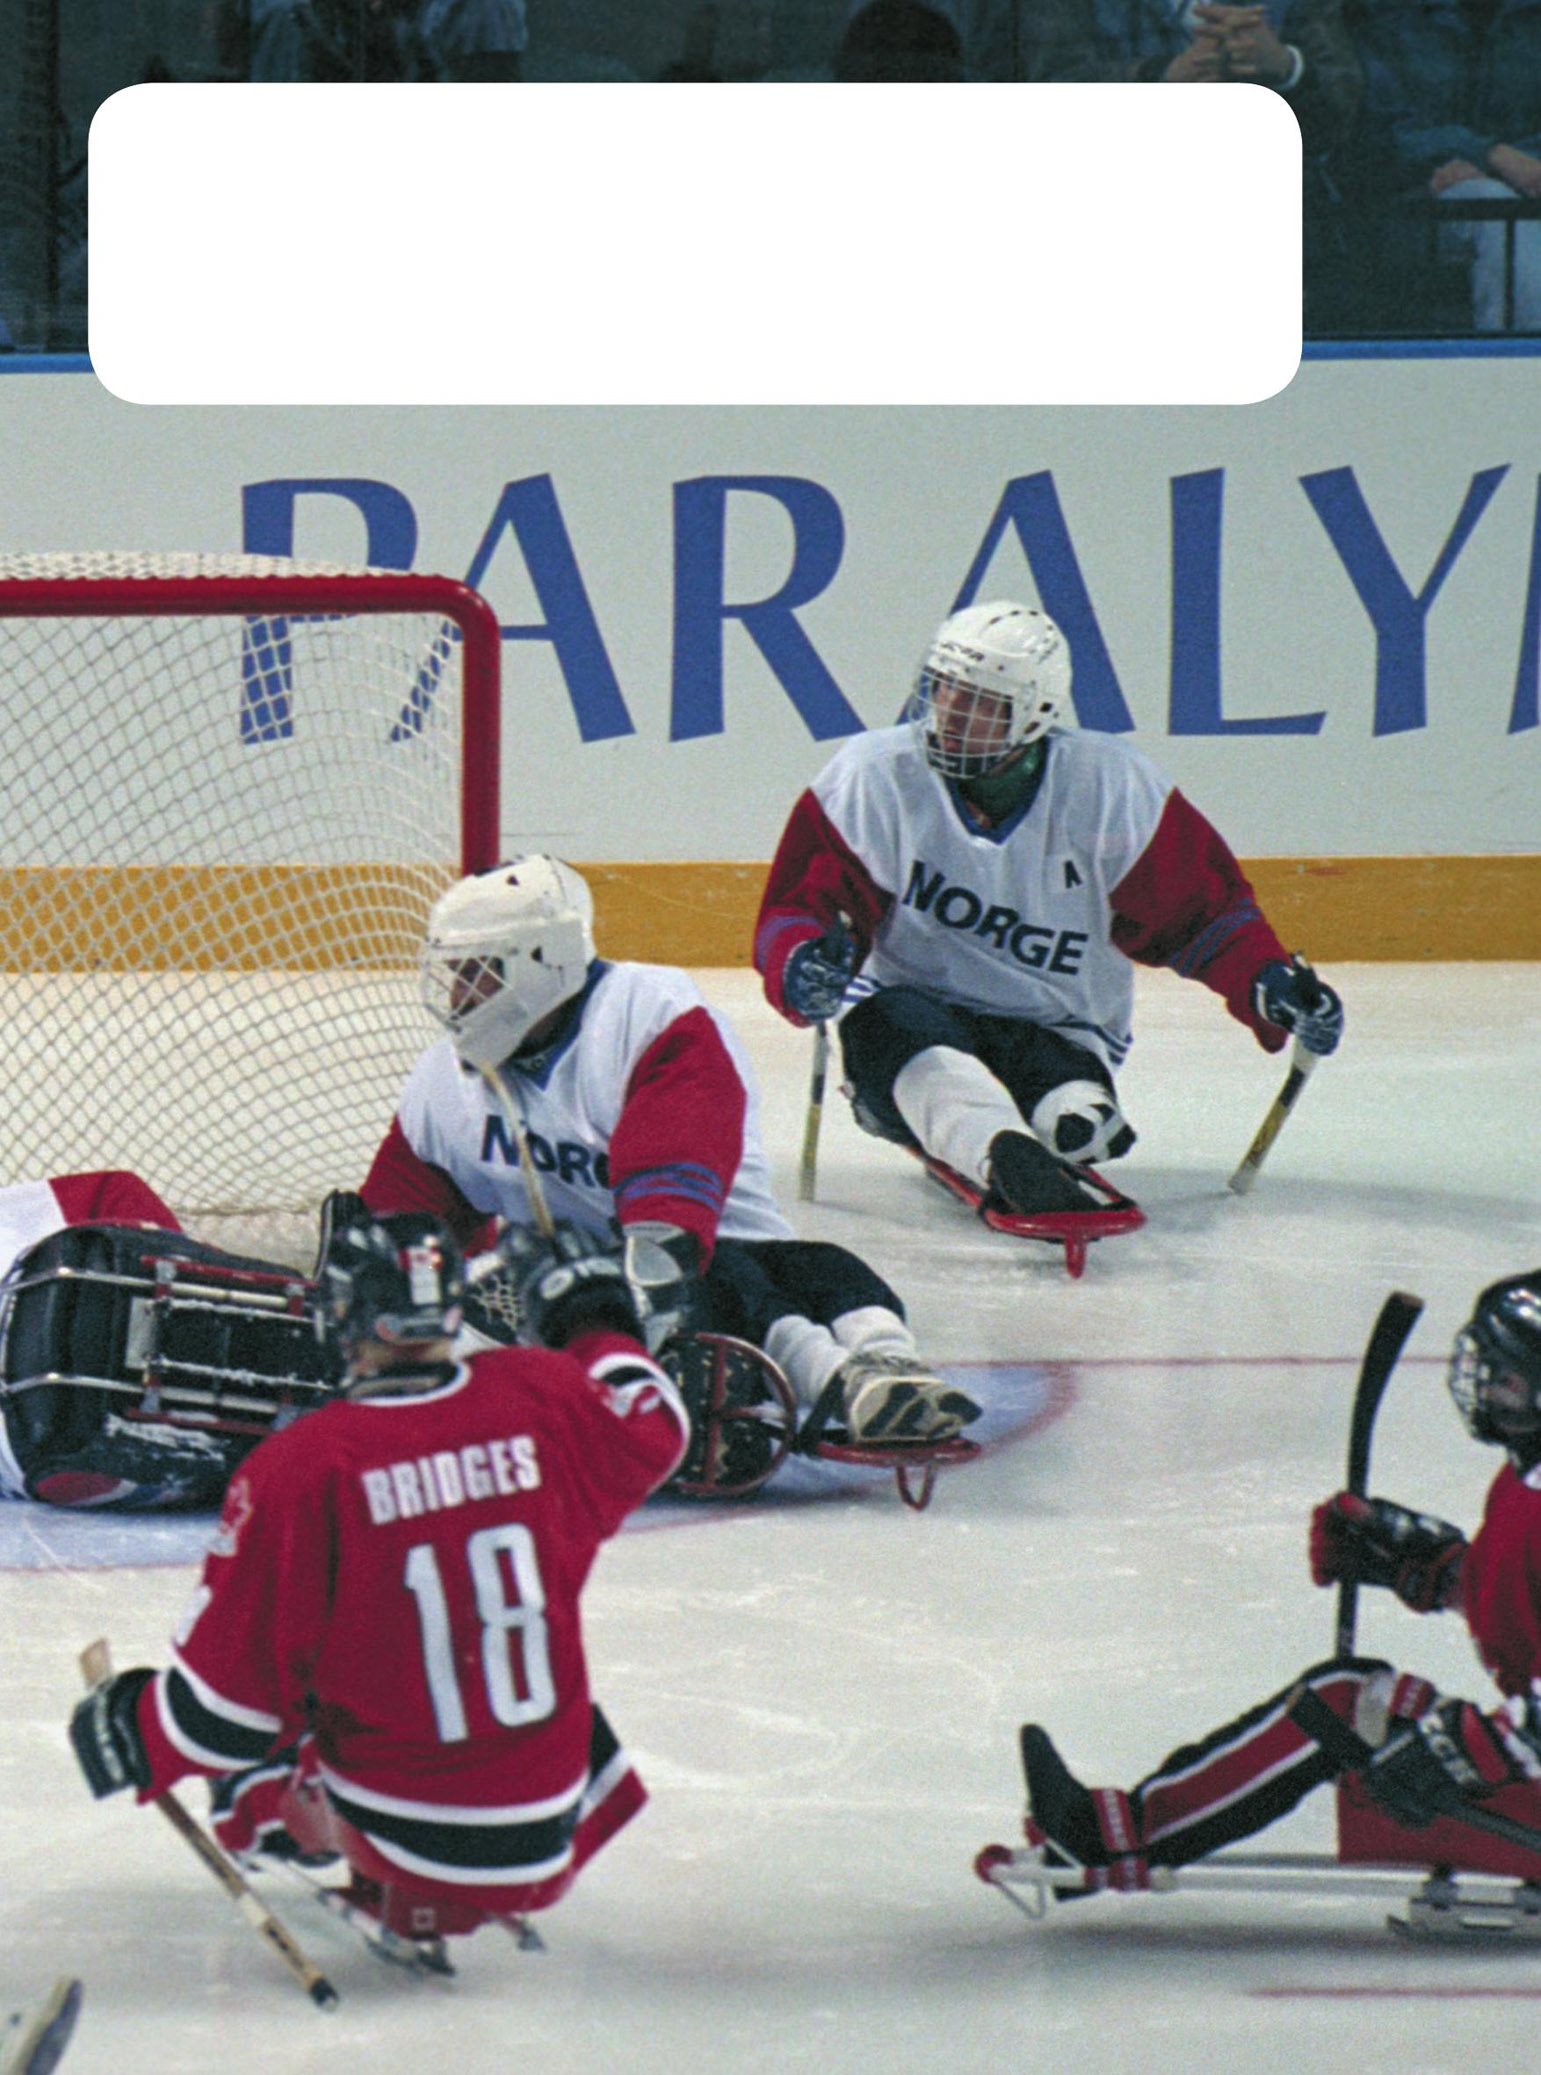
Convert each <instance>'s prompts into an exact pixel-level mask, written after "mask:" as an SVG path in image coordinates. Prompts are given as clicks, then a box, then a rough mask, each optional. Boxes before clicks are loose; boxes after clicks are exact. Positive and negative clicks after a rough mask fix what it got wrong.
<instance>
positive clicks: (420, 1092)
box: [397, 960, 792, 1239]
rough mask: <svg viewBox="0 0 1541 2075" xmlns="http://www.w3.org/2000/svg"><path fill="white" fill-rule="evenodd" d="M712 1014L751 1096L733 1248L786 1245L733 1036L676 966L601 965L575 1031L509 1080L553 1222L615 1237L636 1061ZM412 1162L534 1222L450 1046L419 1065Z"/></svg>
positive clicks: (483, 1105) (755, 1104) (471, 1199)
mask: <svg viewBox="0 0 1541 2075" xmlns="http://www.w3.org/2000/svg"><path fill="white" fill-rule="evenodd" d="M693 1009H705V1011H706V1013H707V1015H708V1016H710V1018H711V1020H712V1022H713V1024H714V1025H715V1026H716V1028H717V1031H718V1033H719V1035H720V1036H721V1038H722V1042H723V1044H724V1045H725V1046H726V1048H727V1051H728V1055H729V1057H730V1058H731V1059H732V1061H733V1064H734V1066H735V1067H736V1068H737V1069H738V1074H739V1078H740V1080H742V1082H743V1084H744V1089H745V1095H746V1107H745V1112H744V1150H743V1158H742V1159H741V1161H740V1162H739V1166H738V1170H737V1172H736V1173H735V1174H734V1176H733V1180H732V1186H731V1187H730V1189H729V1191H728V1195H727V1201H726V1203H725V1205H724V1208H723V1213H722V1222H721V1225H720V1227H719V1231H720V1232H721V1234H722V1236H723V1237H724V1238H725V1239H789V1238H791V1236H792V1228H791V1226H790V1225H789V1224H788V1223H787V1221H786V1219H785V1218H784V1217H783V1216H782V1214H781V1212H780V1211H779V1210H778V1209H777V1207H776V1200H775V1198H774V1196H773V1195H772V1194H771V1186H770V1164H769V1162H768V1160H767V1159H766V1156H765V1147H764V1144H763V1142H762V1140H761V1137H760V1123H759V1098H758V1096H757V1093H756V1090H755V1084H754V1076H753V1074H752V1072H751V1070H750V1066H749V1062H748V1059H747V1057H746V1055H745V1053H744V1049H743V1046H742V1045H741V1044H740V1042H739V1039H738V1037H737V1035H736V1034H735V1032H734V1031H733V1028H732V1026H731V1025H730V1024H729V1023H728V1022H727V1021H726V1019H725V1018H724V1017H722V1016H720V1015H719V1014H718V1013H717V1011H716V1010H715V1009H713V1008H712V1007H711V1006H710V1005H709V1004H708V1003H707V1002H706V1001H705V1000H704V998H703V996H702V994H701V991H700V989H699V988H698V987H697V986H696V985H695V982H694V981H693V980H691V979H690V977H689V976H688V974H686V973H683V972H681V971H679V970H678V968H676V967H674V966H657V965H634V964H626V963H615V964H612V963H610V962H608V961H604V960H596V962H595V966H594V969H593V973H592V976H591V979H590V982H589V985H588V987H587V988H586V990H585V997H584V1000H583V1003H582V1007H581V1010H580V1013H579V1016H578V1019H577V1022H576V1025H575V1026H574V1028H573V1029H572V1030H571V1031H570V1032H569V1033H568V1035H567V1037H566V1038H565V1039H564V1040H563V1041H562V1042H561V1043H560V1044H558V1045H557V1046H555V1047H554V1048H553V1049H552V1051H550V1052H549V1053H547V1054H546V1055H545V1058H544V1064H543V1066H542V1067H541V1069H540V1071H538V1072H537V1073H533V1074H532V1073H526V1072H514V1073H511V1074H508V1076H507V1078H508V1081H509V1083H510V1085H511V1087H512V1090H513V1093H514V1097H515V1100H516V1101H517V1103H518V1105H519V1108H520V1110H521V1112H522V1114H523V1118H524V1126H525V1132H526V1135H527V1137H528V1139H529V1143H530V1153H531V1156H532V1158H533V1160H534V1163H535V1166H536V1168H537V1170H538V1171H539V1173H540V1178H541V1181H542V1183H543V1184H544V1187H545V1192H546V1197H547V1201H548V1202H549V1204H550V1208H551V1214H552V1216H553V1217H556V1218H572V1219H574V1220H575V1221H576V1222H577V1223H578V1224H580V1225H582V1226H584V1227H585V1228H586V1229H588V1230H589V1231H592V1232H600V1233H604V1234H605V1235H606V1236H609V1235H611V1234H612V1233H613V1232H614V1230H615V1225H616V1218H615V1199H614V1197H613V1196H612V1194H611V1191H610V1178H609V1162H608V1158H607V1155H608V1153H609V1149H610V1141H611V1139H612V1138H613V1137H614V1135H615V1129H616V1125H617V1123H618V1122H619V1120H620V1115H621V1111H622V1109H623V1108H624V1107H625V1103H626V1095H627V1090H628V1088H629V1086H630V1084H631V1077H632V1073H633V1071H634V1069H635V1067H636V1065H637V1062H638V1060H639V1059H641V1057H642V1056H643V1054H644V1053H645V1052H646V1051H647V1050H648V1047H649V1046H650V1045H652V1044H653V1043H654V1042H655V1041H656V1040H657V1039H658V1038H659V1037H661V1036H662V1035H663V1033H664V1032H665V1031H666V1030H667V1029H668V1028H669V1026H670V1024H672V1023H674V1022H675V1021H676V1020H677V1019H678V1018H679V1017H681V1016H684V1015H687V1014H688V1013H689V1012H690V1011H691V1010H693ZM397 1120H398V1122H399V1123H400V1126H401V1129H402V1133H403V1135H404V1136H405V1138H406V1140H407V1143H408V1144H409V1145H410V1146H411V1148H412V1150H413V1152H414V1153H416V1154H417V1155H418V1157H419V1158H420V1159H422V1160H426V1161H429V1162H430V1163H431V1164H432V1165H433V1166H435V1167H440V1168H442V1169H443V1170H444V1172H445V1173H446V1174H447V1175H448V1176H449V1177H450V1179H451V1180H452V1181H453V1182H454V1184H455V1186H456V1187H457V1188H458V1189H459V1190H460V1193H461V1194H462V1195H463V1196H464V1197H465V1199H466V1201H467V1202H468V1203H470V1204H472V1205H473V1206H474V1207H475V1208H476V1209H477V1210H480V1211H485V1212H487V1213H488V1214H489V1215H495V1216H497V1217H500V1218H503V1219H505V1220H506V1221H507V1222H508V1223H509V1224H513V1225H528V1224H530V1223H531V1222H532V1218H531V1213H530V1207H529V1203H528V1200H527V1199H526V1196H525V1192H524V1182H523V1179H522V1177H521V1175H520V1172H519V1160H518V1153H517V1150H516V1149H515V1147H514V1146H513V1145H512V1144H511V1143H510V1141H509V1135H508V1131H507V1128H506V1126H505V1124H504V1121H503V1116H502V1113H501V1111H500V1110H499V1109H498V1106H497V1102H496V1099H495V1097H494V1095H493V1092H492V1090H491V1089H490V1088H489V1087H488V1086H487V1083H486V1081H485V1079H484V1078H483V1076H482V1075H481V1074H479V1073H476V1072H474V1071H470V1070H468V1069H467V1068H465V1067H463V1066H462V1065H461V1063H460V1060H459V1058H458V1057H457V1055H456V1052H455V1048H454V1045H453V1043H452V1042H451V1040H450V1039H449V1038H447V1037H446V1038H441V1039H440V1040H439V1042H438V1043H437V1044H435V1045H432V1046H430V1047H429V1049H428V1050H427V1051H426V1052H425V1053H424V1054H423V1055H422V1057H421V1058H420V1059H419V1060H418V1062H417V1064H416V1066H414V1067H413V1069H412V1072H411V1074H410V1076H409V1077H408V1080H407V1084H406V1087H405V1088H404V1089H403V1091H402V1095H401V1101H400V1103H399V1105H398V1107H397Z"/></svg>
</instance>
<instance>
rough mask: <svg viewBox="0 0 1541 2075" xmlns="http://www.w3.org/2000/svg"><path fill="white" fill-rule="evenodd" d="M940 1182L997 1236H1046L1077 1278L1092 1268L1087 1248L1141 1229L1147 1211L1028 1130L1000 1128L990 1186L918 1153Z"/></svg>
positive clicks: (992, 1153)
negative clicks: (1059, 1249) (1061, 1156)
mask: <svg viewBox="0 0 1541 2075" xmlns="http://www.w3.org/2000/svg"><path fill="white" fill-rule="evenodd" d="M918 1157H919V1159H920V1162H921V1165H922V1166H923V1167H924V1168H925V1170H926V1173H927V1174H928V1175H929V1176H930V1177H931V1179H932V1181H934V1182H936V1183H937V1184H939V1186H940V1187H942V1188H944V1189H946V1190H947V1191H948V1193H949V1194H950V1195H953V1196H956V1197H957V1199H958V1201H959V1202H960V1203H966V1204H967V1205H968V1207H969V1209H970V1210H971V1211H973V1212H974V1213H975V1215H976V1216H978V1217H979V1218H980V1219H981V1220H982V1221H983V1222H984V1223H985V1224H986V1225H988V1226H989V1228H990V1230H991V1231H992V1232H1005V1233H1009V1234H1010V1235H1011V1236H1012V1237H1013V1238H1015V1239H1041V1240H1045V1241H1047V1242H1048V1243H1049V1244H1050V1245H1051V1246H1061V1247H1063V1248H1064V1250H1065V1268H1066V1271H1067V1273H1068V1274H1070V1275H1071V1276H1073V1277H1078V1276H1080V1275H1081V1274H1082V1273H1083V1272H1084V1271H1085V1268H1086V1250H1087V1248H1088V1247H1089V1246H1091V1245H1092V1244H1093V1242H1094V1241H1096V1240H1099V1239H1113V1238H1116V1237H1117V1236H1118V1235H1119V1234H1120V1233H1124V1232H1138V1231H1139V1229H1140V1227H1141V1226H1142V1225H1143V1224H1144V1222H1145V1213H1144V1211H1142V1210H1141V1209H1140V1207H1139V1205H1138V1204H1137V1203H1135V1202H1134V1201H1133V1200H1132V1199H1131V1198H1130V1197H1128V1196H1124V1195H1121V1194H1120V1193H1119V1191H1118V1190H1117V1189H1115V1188H1114V1187H1113V1185H1112V1183H1111V1182H1109V1181H1105V1180H1104V1179H1103V1177H1102V1176H1101V1175H1100V1174H1098V1173H1097V1171H1096V1169H1095V1168H1092V1167H1071V1166H1069V1165H1067V1163H1066V1162H1064V1161H1062V1160H1056V1159H1055V1157H1054V1155H1053V1154H1052V1153H1050V1152H1048V1151H1047V1150H1046V1149H1045V1148H1044V1147H1043V1146H1041V1145H1040V1144H1039V1143H1038V1141H1037V1139H1035V1138H1030V1137H1029V1136H1028V1134H1027V1133H1026V1132H1025V1131H999V1132H997V1133H996V1135H995V1137H994V1139H993V1140H992V1141H991V1145H990V1186H989V1187H988V1188H987V1189H982V1188H981V1187H980V1186H979V1184H978V1183H977V1182H972V1181H970V1180H969V1178H968V1177H967V1176H966V1175H962V1174H959V1173H958V1172H957V1171H956V1170H955V1169H954V1168H951V1167H948V1166H947V1165H946V1163H945V1162H944V1161H941V1160H935V1159H932V1158H931V1156H930V1155H929V1154H926V1153H921V1154H919V1155H918Z"/></svg>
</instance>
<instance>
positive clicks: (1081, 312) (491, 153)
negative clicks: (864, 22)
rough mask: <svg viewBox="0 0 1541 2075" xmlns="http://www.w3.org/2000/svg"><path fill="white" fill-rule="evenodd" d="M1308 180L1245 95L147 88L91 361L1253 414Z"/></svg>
mask: <svg viewBox="0 0 1541 2075" xmlns="http://www.w3.org/2000/svg"><path fill="white" fill-rule="evenodd" d="M1300 152H1301V147H1300V131H1299V127H1298V125H1297V123H1296V120H1295V116H1294V114H1293V112H1292V111H1291V109H1290V108H1289V106H1288V104H1287V102H1285V101H1284V100H1283V99H1282V98H1281V97H1280V96H1279V95H1277V94H1273V93H1270V92H1269V91H1267V90H1266V89H1265V88H1262V87H1256V86H1249V85H1242V84H1236V85H1231V86H1229V87H1228V88H1227V90H1226V91H1224V92H1217V91H1216V90H1215V89H1214V88H1213V87H1212V86H1192V85H1182V86H1164V87H1162V88H1161V89H1160V90H1156V89H1153V88H1152V87H1150V86H1148V85H1085V86H1074V85H1069V86H1061V85H1050V86H1028V85H1002V84H985V83H976V84H967V85H956V86H953V85H893V86H884V87H883V88H881V89H877V88H868V89H863V88H861V87H846V88H845V89H844V90H842V91H840V92H831V91H829V90H828V88H827V87H824V86H819V85H813V84H806V83H804V84H793V83H790V82H785V83H780V82H778V83H771V82H764V83H750V84H721V85H718V86H716V87H714V88H713V90H712V91H711V92H709V93H702V92H699V91H696V90H693V89H692V88H690V87H687V86H685V85H682V84H650V85H640V86H638V87H637V88H635V89H634V90H633V91H631V92H629V93H627V92H615V91H604V92H601V90H600V88H599V87H598V86H596V85H595V84H593V83H588V84H582V85H564V84H553V83H543V84H529V85H518V86H509V85H500V86H493V85H426V86H425V85H379V86H362V85H359V86H353V85H349V86H335V87H327V86H282V85H231V84H221V85H196V84H173V85H145V86H134V87H129V88H126V89H125V90H123V91H122V92H121V93H118V94H115V95H114V96H113V97H112V98H111V99H110V100H108V101H107V102H105V103H104V104H103V105H102V107H101V108H100V109H99V110H98V111H97V114H96V117H95V120H94V121H93V123H92V125H91V136H90V345H91V356H92V360H93V364H94V366H95V368H96V371H97V373H98V375H99V376H100V378H101V380H102V381H103V382H104V383H105V384H106V385H107V387H108V388H109V389H111V390H113V391H114V392H115V393H116V394H117V395H118V396H120V397H123V398H124V399H126V400H127V401H129V402H135V403H181V404H193V403H201V404H234V403H242V404H257V403H260V404H279V403H283V404H370V403H373V404H446V403H454V404H564V405H565V404H687V405H699V404H757V405H765V404H770V405H783V404H848V405H854V404H881V405H889V404H903V405H912V404H930V405H939V404H962V403H973V404H1006V405H1011V404H1025V403H1034V404H1051V403H1053V404H1094V403H1120V404H1130V403H1161V404H1190V403H1210V404H1214V403H1220V404H1240V403H1248V402H1254V401H1257V400H1258V399H1260V398H1263V397H1267V396H1271V395H1273V394H1275V393H1276V392H1277V391H1278V390H1280V389H1281V388H1282V387H1284V385H1285V384H1286V383H1287V382H1288V381H1289V380H1290V378H1291V376H1292V375H1293V373H1294V372H1295V369H1296V367H1297V365H1298V363H1299V358H1300V337H1301V334H1300V291H1301V271H1300V269H1301V260H1300V253H1301V230H1300V166H1301V156H1300Z"/></svg>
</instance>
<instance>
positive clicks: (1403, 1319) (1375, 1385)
mask: <svg viewBox="0 0 1541 2075" xmlns="http://www.w3.org/2000/svg"><path fill="white" fill-rule="evenodd" d="M1422 1315H1423V1299H1422V1298H1421V1297H1415V1296H1413V1295H1412V1294H1411V1293H1410V1292H1409V1291H1407V1290H1393V1291H1392V1293H1391V1295H1390V1296H1389V1297H1388V1298H1387V1299H1386V1301H1385V1303H1384V1304H1383V1305H1382V1306H1381V1308H1380V1316H1379V1317H1378V1318H1377V1319H1376V1321H1375V1324H1374V1325H1373V1326H1372V1327H1371V1329H1370V1338H1369V1340H1368V1342H1367V1343H1366V1346H1365V1350H1364V1360H1363V1361H1362V1362H1361V1364H1360V1367H1359V1383H1358V1387H1357V1388H1356V1390H1355V1392H1354V1410H1353V1417H1352V1420H1351V1422H1350V1425H1349V1438H1348V1489H1349V1490H1350V1491H1352V1492H1355V1493H1357V1495H1358V1496H1359V1497H1360V1498H1363V1496H1364V1487H1365V1483H1366V1480H1367V1479H1368V1477H1369V1472H1370V1432H1371V1429H1372V1428H1373V1426H1374V1424H1375V1415H1376V1413H1377V1412H1378V1411H1379V1409H1380V1401H1381V1399H1382V1397H1383V1396H1384V1395H1385V1391H1386V1385H1387V1384H1388V1383H1389V1382H1390V1381H1391V1372H1392V1371H1393V1369H1395V1367H1396V1365H1397V1360H1398V1357H1399V1356H1400V1355H1401V1352H1402V1349H1403V1348H1404V1347H1405V1346H1406V1345H1407V1337H1408V1335H1409V1334H1410V1333H1411V1332H1412V1330H1413V1327H1414V1326H1415V1325H1416V1324H1417V1323H1418V1320H1419V1319H1420V1317H1421V1316H1422Z"/></svg>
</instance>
